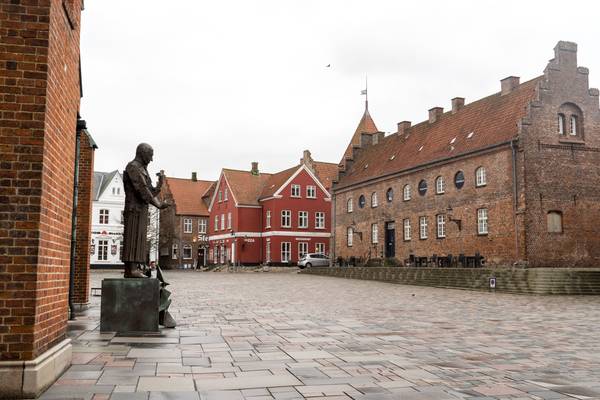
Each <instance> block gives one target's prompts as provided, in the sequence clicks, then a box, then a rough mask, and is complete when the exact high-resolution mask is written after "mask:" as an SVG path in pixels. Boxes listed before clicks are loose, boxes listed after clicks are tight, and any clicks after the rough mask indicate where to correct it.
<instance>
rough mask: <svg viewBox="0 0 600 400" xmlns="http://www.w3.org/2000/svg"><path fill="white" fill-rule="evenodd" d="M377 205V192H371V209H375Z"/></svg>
mask: <svg viewBox="0 0 600 400" xmlns="http://www.w3.org/2000/svg"><path fill="white" fill-rule="evenodd" d="M378 205H379V202H378V200H377V192H373V193H372V194H371V207H377V206H378Z"/></svg>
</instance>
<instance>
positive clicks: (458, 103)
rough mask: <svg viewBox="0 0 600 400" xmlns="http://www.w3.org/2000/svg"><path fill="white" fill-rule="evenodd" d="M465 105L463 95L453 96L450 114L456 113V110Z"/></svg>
mask: <svg viewBox="0 0 600 400" xmlns="http://www.w3.org/2000/svg"><path fill="white" fill-rule="evenodd" d="M464 105H465V98H464V97H455V98H453V99H452V114H456V113H457V112H458V110H460V109H461V108H463V107H464Z"/></svg>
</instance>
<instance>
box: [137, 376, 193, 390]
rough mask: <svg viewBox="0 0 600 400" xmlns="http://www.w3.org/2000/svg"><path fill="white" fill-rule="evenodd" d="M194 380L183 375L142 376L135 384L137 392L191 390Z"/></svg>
mask: <svg viewBox="0 0 600 400" xmlns="http://www.w3.org/2000/svg"><path fill="white" fill-rule="evenodd" d="M193 390H195V387H194V380H193V379H192V378H185V377H160V376H157V377H151V376H142V377H140V380H139V382H138V385H137V391H138V392H152V391H155V392H159V391H161V392H186V391H193Z"/></svg>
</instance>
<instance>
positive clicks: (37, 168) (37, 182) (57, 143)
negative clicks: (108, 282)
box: [0, 0, 81, 360]
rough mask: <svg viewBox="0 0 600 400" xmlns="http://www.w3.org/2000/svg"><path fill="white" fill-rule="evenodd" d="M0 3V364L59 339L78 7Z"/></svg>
mask: <svg viewBox="0 0 600 400" xmlns="http://www.w3.org/2000/svg"><path fill="white" fill-rule="evenodd" d="M64 4H65V5H64V7H63V2H62V1H60V0H52V1H48V0H39V1H35V0H30V1H27V2H24V1H10V2H8V1H2V2H0V43H1V46H0V70H1V71H0V77H1V78H0V96H2V102H1V103H0V107H1V109H0V112H1V113H2V119H1V120H0V154H1V157H0V159H1V161H0V360H28V359H32V358H35V357H36V356H38V355H39V354H41V353H43V352H44V351H45V350H47V349H48V348H49V347H51V346H52V345H54V344H55V343H57V342H59V341H60V340H62V339H64V338H65V330H66V319H67V310H68V307H67V300H68V299H67V293H68V278H69V255H70V254H69V253H70V232H71V227H70V224H71V210H72V188H73V158H74V148H75V140H74V138H75V124H76V120H77V110H78V107H79V98H80V88H79V71H78V65H79V16H80V11H81V10H80V3H79V2H73V1H69V2H65V3H64Z"/></svg>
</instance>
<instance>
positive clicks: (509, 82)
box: [500, 76, 520, 96]
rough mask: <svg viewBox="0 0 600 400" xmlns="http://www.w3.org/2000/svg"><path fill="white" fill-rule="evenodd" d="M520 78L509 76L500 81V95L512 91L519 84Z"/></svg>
mask: <svg viewBox="0 0 600 400" xmlns="http://www.w3.org/2000/svg"><path fill="white" fill-rule="evenodd" d="M519 80H520V78H519V77H518V76H509V77H508V78H504V79H502V80H501V81H500V87H501V91H500V95H501V96H504V95H505V94H509V93H510V92H512V91H513V90H514V89H515V88H516V87H517V86H519Z"/></svg>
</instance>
